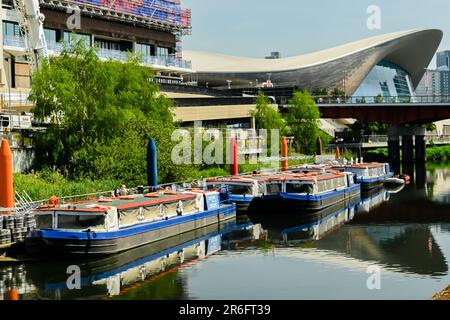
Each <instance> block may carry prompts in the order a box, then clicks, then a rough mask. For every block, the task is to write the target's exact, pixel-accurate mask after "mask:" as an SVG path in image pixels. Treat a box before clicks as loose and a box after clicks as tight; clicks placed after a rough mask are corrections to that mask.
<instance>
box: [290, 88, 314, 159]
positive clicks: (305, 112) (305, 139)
mask: <svg viewBox="0 0 450 320" xmlns="http://www.w3.org/2000/svg"><path fill="white" fill-rule="evenodd" d="M289 105H290V108H289V111H288V114H287V116H286V122H287V125H288V127H289V130H290V132H291V134H292V135H293V136H294V139H295V141H294V144H295V149H296V150H297V151H298V152H302V153H304V154H314V153H315V151H316V141H317V137H318V135H319V131H320V129H319V122H318V120H319V118H320V112H319V109H318V108H317V106H316V104H315V102H314V99H313V98H312V97H311V95H310V94H309V93H308V92H295V93H294V96H293V98H292V99H291V100H290V101H289Z"/></svg>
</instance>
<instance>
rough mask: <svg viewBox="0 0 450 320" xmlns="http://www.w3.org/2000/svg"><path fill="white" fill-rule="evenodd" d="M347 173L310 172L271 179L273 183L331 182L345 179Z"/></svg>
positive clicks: (331, 171)
mask: <svg viewBox="0 0 450 320" xmlns="http://www.w3.org/2000/svg"><path fill="white" fill-rule="evenodd" d="M345 175H346V173H345V172H338V171H333V170H330V171H325V172H309V173H300V174H285V175H283V176H280V177H274V178H272V179H270V180H271V181H305V182H315V181H323V180H331V179H335V178H340V177H344V176H345Z"/></svg>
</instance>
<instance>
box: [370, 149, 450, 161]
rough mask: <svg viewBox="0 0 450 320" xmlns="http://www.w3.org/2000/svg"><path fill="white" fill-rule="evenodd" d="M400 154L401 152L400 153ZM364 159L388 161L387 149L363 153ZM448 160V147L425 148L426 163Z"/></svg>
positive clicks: (449, 157) (449, 150) (449, 152)
mask: <svg viewBox="0 0 450 320" xmlns="http://www.w3.org/2000/svg"><path fill="white" fill-rule="evenodd" d="M400 153H401V151H400ZM364 159H365V160H367V161H379V162H387V161H388V149H387V148H379V149H374V150H369V151H366V152H365V153H364ZM449 159H450V145H446V146H430V147H427V161H429V162H446V161H448V160H449Z"/></svg>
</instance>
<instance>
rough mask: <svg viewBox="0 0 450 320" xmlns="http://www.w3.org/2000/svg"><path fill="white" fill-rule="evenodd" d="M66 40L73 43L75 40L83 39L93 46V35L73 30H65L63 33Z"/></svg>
mask: <svg viewBox="0 0 450 320" xmlns="http://www.w3.org/2000/svg"><path fill="white" fill-rule="evenodd" d="M63 38H64V41H65V42H67V43H72V42H73V41H78V40H83V41H84V43H85V44H86V45H87V46H91V45H92V42H91V36H90V35H88V34H81V33H73V32H67V31H64V33H63Z"/></svg>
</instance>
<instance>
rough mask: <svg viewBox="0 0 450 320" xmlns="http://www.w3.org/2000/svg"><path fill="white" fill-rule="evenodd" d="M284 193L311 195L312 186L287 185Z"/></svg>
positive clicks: (308, 184)
mask: <svg viewBox="0 0 450 320" xmlns="http://www.w3.org/2000/svg"><path fill="white" fill-rule="evenodd" d="M286 193H306V194H311V193H313V185H312V184H310V183H287V184H286Z"/></svg>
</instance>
